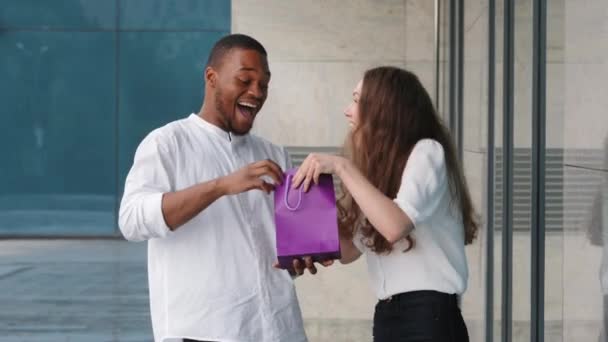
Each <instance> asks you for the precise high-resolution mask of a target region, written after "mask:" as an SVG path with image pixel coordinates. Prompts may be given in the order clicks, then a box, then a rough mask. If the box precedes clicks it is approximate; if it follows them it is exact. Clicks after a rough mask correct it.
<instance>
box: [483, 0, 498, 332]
mask: <svg viewBox="0 0 608 342" xmlns="http://www.w3.org/2000/svg"><path fill="white" fill-rule="evenodd" d="M495 45H496V1H495V0H488V136H487V139H488V140H487V145H488V147H487V155H486V158H487V173H486V250H485V251H486V279H485V283H486V289H485V340H486V342H492V341H493V340H494V186H495V182H494V163H495V162H496V161H495V160H494V159H495V153H494V152H495V141H494V139H495V132H494V130H495V118H494V116H495V108H494V106H495V105H496V103H495V91H496V89H495V82H496V68H495V65H496V46H495Z"/></svg>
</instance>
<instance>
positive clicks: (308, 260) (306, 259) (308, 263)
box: [304, 257, 317, 274]
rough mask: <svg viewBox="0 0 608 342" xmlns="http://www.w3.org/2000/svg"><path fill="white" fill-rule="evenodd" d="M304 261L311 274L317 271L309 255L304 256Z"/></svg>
mask: <svg viewBox="0 0 608 342" xmlns="http://www.w3.org/2000/svg"><path fill="white" fill-rule="evenodd" d="M304 263H305V264H306V268H307V269H308V271H309V272H310V273H311V274H316V273H317V268H316V267H315V264H314V263H313V262H312V258H311V257H304Z"/></svg>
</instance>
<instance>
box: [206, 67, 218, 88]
mask: <svg viewBox="0 0 608 342" xmlns="http://www.w3.org/2000/svg"><path fill="white" fill-rule="evenodd" d="M205 83H207V85H209V86H210V87H212V88H215V85H216V83H217V72H216V71H215V70H214V69H213V68H212V67H207V68H205Z"/></svg>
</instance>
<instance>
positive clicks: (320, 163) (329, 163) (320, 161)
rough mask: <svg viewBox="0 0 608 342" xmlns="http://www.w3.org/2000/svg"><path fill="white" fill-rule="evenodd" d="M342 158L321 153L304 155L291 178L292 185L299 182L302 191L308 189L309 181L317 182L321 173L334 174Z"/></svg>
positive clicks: (297, 184) (296, 185) (294, 185)
mask: <svg viewBox="0 0 608 342" xmlns="http://www.w3.org/2000/svg"><path fill="white" fill-rule="evenodd" d="M343 161H344V158H342V157H338V156H334V155H330V154H322V153H311V154H309V155H308V157H306V159H305V160H304V162H303V163H302V165H301V166H300V168H298V171H297V172H296V174H295V176H294V177H293V180H292V187H293V188H294V189H296V188H298V187H299V186H300V185H301V184H303V186H304V191H308V189H309V188H310V183H311V182H314V183H315V184H319V176H320V175H321V174H323V173H325V174H334V173H336V170H337V168H338V167H339V166H340V163H342V162H343Z"/></svg>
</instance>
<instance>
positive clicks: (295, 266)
mask: <svg viewBox="0 0 608 342" xmlns="http://www.w3.org/2000/svg"><path fill="white" fill-rule="evenodd" d="M293 269H294V270H295V271H296V274H297V275H302V274H304V267H302V263H301V262H300V260H298V259H293Z"/></svg>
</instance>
